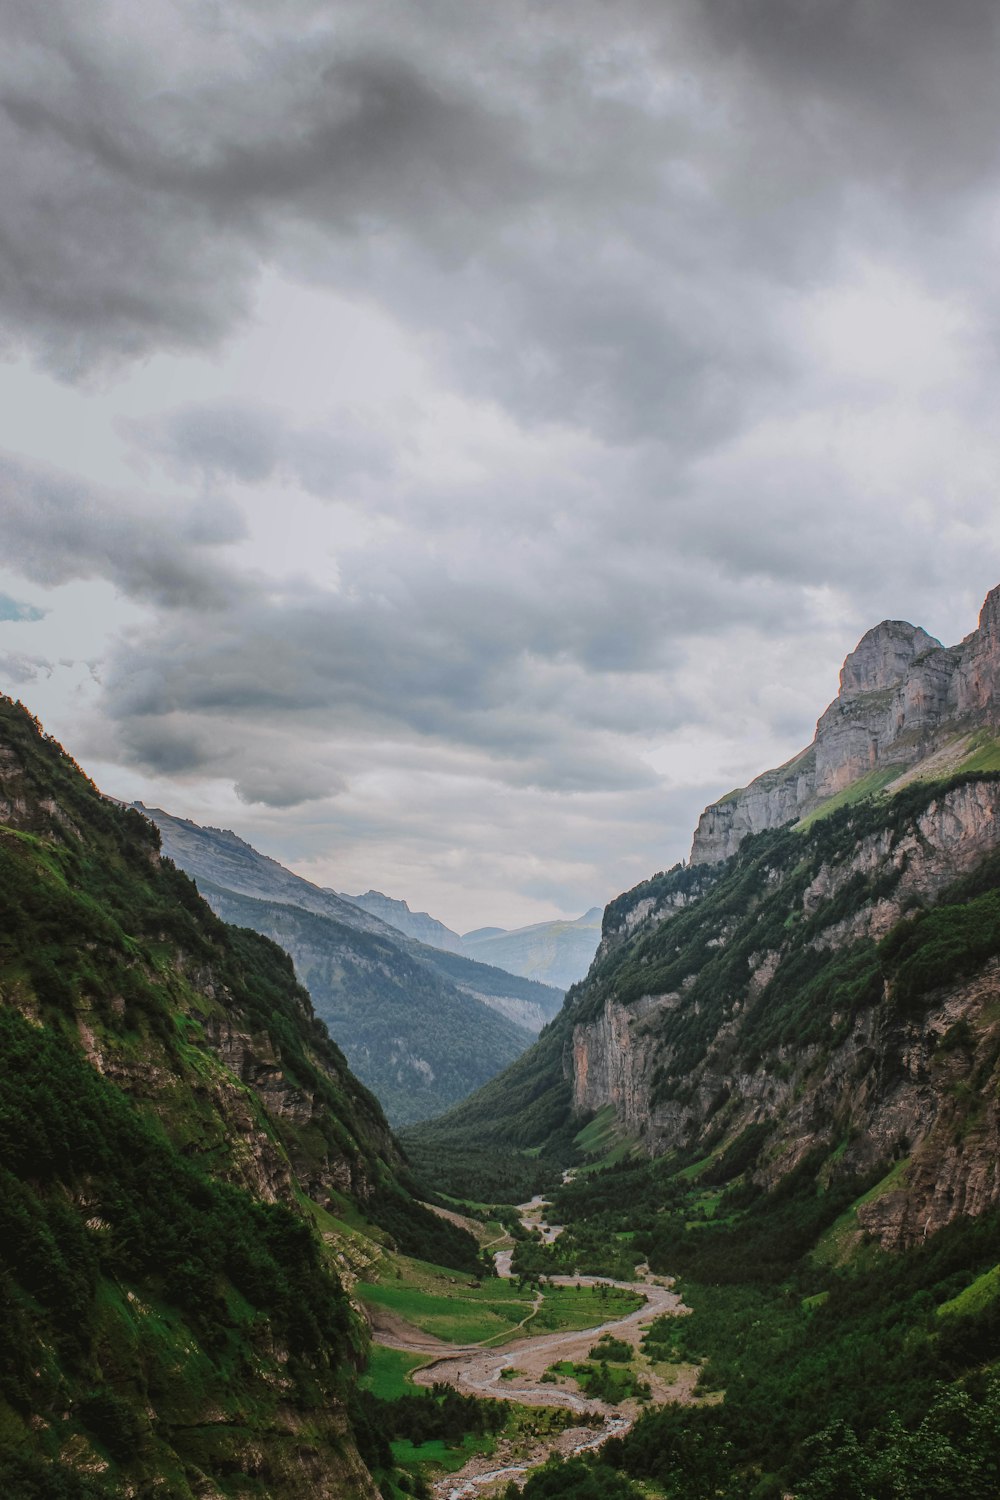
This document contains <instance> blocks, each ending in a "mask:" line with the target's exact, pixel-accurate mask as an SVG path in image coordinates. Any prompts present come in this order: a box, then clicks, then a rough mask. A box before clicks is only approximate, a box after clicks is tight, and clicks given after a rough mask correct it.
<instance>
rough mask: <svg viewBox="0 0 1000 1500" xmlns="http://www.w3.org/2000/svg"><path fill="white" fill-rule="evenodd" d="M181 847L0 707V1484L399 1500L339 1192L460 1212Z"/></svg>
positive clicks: (424, 1228)
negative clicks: (438, 1195) (374, 1446)
mask: <svg viewBox="0 0 1000 1500" xmlns="http://www.w3.org/2000/svg"><path fill="white" fill-rule="evenodd" d="M158 843H159V840H158V835H157V833H156V830H155V828H154V827H153V826H152V824H150V823H149V822H147V821H146V820H145V819H144V818H142V817H141V815H140V814H139V813H137V812H135V811H133V810H129V809H124V808H121V807H119V806H118V805H115V804H112V803H111V802H109V801H108V800H106V799H104V798H102V797H101V796H100V794H99V793H98V792H97V790H96V788H94V786H93V785H92V784H91V783H90V782H89V781H87V779H86V778H85V777H84V776H83V774H82V773H81V772H80V771H79V769H78V768H77V767H76V766H75V765H74V763H73V762H72V761H71V760H70V759H69V758H68V757H67V756H66V755H65V753H64V752H63V751H62V750H61V748H60V747H59V746H58V745H56V744H55V742H54V741H52V740H51V739H47V738H46V737H44V736H43V734H42V733H41V731H40V728H39V726H38V725H37V724H36V723H35V721H34V720H32V719H31V717H30V716H29V715H28V713H27V712H26V711H25V710H24V709H23V708H21V706H20V705H15V704H12V703H11V702H10V701H9V700H7V699H2V700H0V916H2V922H0V1030H2V1033H3V1048H4V1052H3V1055H4V1062H5V1066H4V1069H3V1070H2V1073H0V1162H2V1178H3V1182H2V1189H0V1301H2V1306H3V1314H4V1326H5V1335H6V1336H5V1339H4V1349H3V1355H2V1358H0V1488H2V1490H3V1493H5V1494H10V1495H18V1496H25V1497H27V1496H39V1497H41V1496H49V1495H60V1496H62V1495H65V1496H67V1497H74V1500H75V1497H79V1500H90V1497H102V1500H103V1497H111V1496H119V1495H123V1494H136V1495H138V1494H152V1493H160V1494H170V1495H171V1496H177V1497H178V1500H187V1497H192V1500H193V1497H194V1496H196V1495H197V1496H200V1497H204V1496H209V1495H214V1496H221V1495H229V1494H233V1495H236V1494H240V1495H244V1494H250V1493H254V1494H267V1495H269V1496H273V1497H276V1500H283V1497H286V1496H287V1497H289V1500H291V1497H292V1496H298V1495H301V1494H302V1493H304V1492H305V1493H308V1494H310V1495H317V1496H326V1497H329V1500H334V1497H337V1500H341V1497H343V1500H348V1497H358V1500H361V1497H364V1500H376V1496H377V1494H378V1490H377V1488H376V1486H375V1484H374V1483H373V1481H372V1479H371V1477H370V1475H369V1472H368V1470H367V1468H366V1467H365V1464H364V1463H363V1462H362V1459H361V1457H360V1456H359V1452H358V1449H357V1446H356V1443H355V1437H354V1432H353V1430H352V1417H351V1412H352V1410H353V1402H354V1397H353V1394H352V1393H353V1389H354V1381H355V1373H356V1370H357V1368H358V1366H359V1364H360V1362H361V1360H362V1359H363V1356H364V1349H365V1342H366V1340H365V1329H364V1325H363V1323H362V1321H361V1319H360V1318H359V1316H358V1315H357V1314H356V1313H355V1311H354V1309H353V1307H352V1305H351V1302H350V1300H349V1296H348V1293H347V1290H346V1288H345V1284H344V1282H343V1281H342V1279H341V1275H342V1273H345V1274H346V1272H347V1270H348V1266H347V1262H346V1261H345V1260H343V1258H342V1257H341V1256H340V1254H339V1250H338V1243H339V1242H338V1238H337V1236H338V1233H339V1231H338V1229H337V1220H336V1219H335V1218H332V1217H330V1213H329V1211H330V1210H331V1209H333V1210H334V1211H335V1212H336V1213H339V1212H340V1210H341V1208H343V1207H347V1206H350V1211H351V1212H352V1214H354V1215H355V1216H357V1214H358V1213H359V1212H364V1213H365V1214H367V1215H368V1216H369V1218H370V1219H372V1220H375V1221H378V1220H381V1221H382V1222H384V1223H391V1224H392V1229H393V1234H394V1235H396V1237H397V1238H400V1239H402V1240H404V1241H405V1239H406V1237H407V1236H408V1235H412V1236H413V1238H414V1240H420V1238H421V1237H422V1235H423V1234H425V1233H433V1234H440V1231H441V1228H442V1226H441V1224H440V1222H439V1221H438V1220H436V1219H432V1218H431V1216H429V1215H428V1214H427V1213H426V1211H425V1210H423V1209H421V1208H420V1206H419V1205H418V1204H417V1203H415V1202H414V1201H412V1199H411V1198H410V1196H409V1194H408V1192H407V1190H406V1188H405V1186H404V1185H403V1177H402V1175H401V1174H402V1163H401V1160H400V1157H399V1155H398V1152H397V1150H396V1147H395V1145H394V1143H393V1140H392V1137H391V1135H390V1133H389V1130H388V1127H387V1125H386V1122H385V1119H384V1116H383V1114H382V1111H381V1109H380V1108H379V1106H378V1104H377V1103H376V1101H375V1099H374V1098H373V1097H372V1096H371V1094H370V1093H369V1092H368V1091H367V1090H366V1089H365V1088H364V1087H363V1086H362V1085H361V1084H359V1083H358V1081H357V1080H356V1079H355V1078H354V1077H353V1076H352V1075H351V1073H350V1072H349V1070H348V1068H347V1066H346V1063H345V1061H344V1058H343V1056H342V1054H341V1053H340V1051H339V1050H338V1049H337V1047H336V1046H334V1044H333V1043H332V1042H331V1041H330V1039H329V1036H328V1035H327V1033H326V1031H325V1029H324V1028H323V1027H322V1025H320V1024H319V1023H318V1022H317V1020H316V1019H315V1016H314V1014H313V1011H312V1008H311V1006H310V1003H309V998H308V996H307V995H306V993H305V992H304V991H303V990H302V989H301V988H300V987H299V986H298V985H297V984H296V982H295V979H294V976H293V973H292V969H291V965H290V963H289V960H288V959H287V957H286V955H285V954H283V953H282V952H281V951H280V950H279V949H278V948H276V947H275V946H274V945H273V944H272V943H270V942H268V941H267V940H266V939H265V938H262V937H259V936H257V935H256V934H254V933H251V932H247V931H245V930H234V929H231V928H228V927H226V926H225V925H224V924H223V923H221V922H220V921H219V920H218V919H217V918H216V917H215V916H214V915H213V913H212V912H211V911H210V910H209V908H208V907H207V906H206V904H205V903H204V902H203V901H202V899H201V898H200V897H199V895H198V894H197V891H196V890H195V888H194V886H193V885H192V884H191V882H190V881H189V880H188V879H187V877H186V876H184V875H182V874H181V873H180V872H179V871H178V870H176V868H175V867H174V866H173V865H172V864H171V863H170V862H169V861H165V860H162V859H161V857H160V854H159V849H158ZM317 1225H318V1226H320V1227H322V1228H323V1229H324V1231H325V1233H326V1234H328V1235H329V1236H330V1237H331V1238H330V1244H329V1247H326V1246H324V1243H323V1241H322V1240H321V1238H320V1236H319V1234H318V1232H317V1227H316V1226H317ZM443 1227H444V1228H445V1229H448V1226H443ZM448 1232H449V1233H451V1231H450V1230H449V1231H448ZM463 1238H464V1237H463ZM471 1248H473V1249H474V1247H471ZM443 1252H444V1253H445V1254H452V1253H455V1254H457V1256H458V1259H457V1261H456V1263H458V1264H461V1263H463V1261H462V1257H463V1255H465V1253H466V1250H465V1246H464V1245H460V1244H459V1243H458V1242H457V1241H456V1242H455V1244H454V1245H450V1246H449V1245H446V1246H444V1247H443ZM372 1253H373V1254H376V1255H377V1253H378V1250H377V1247H376V1246H375V1245H373V1246H372ZM338 1268H339V1269H338Z"/></svg>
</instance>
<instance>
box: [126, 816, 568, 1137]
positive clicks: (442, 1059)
mask: <svg viewBox="0 0 1000 1500" xmlns="http://www.w3.org/2000/svg"><path fill="white" fill-rule="evenodd" d="M136 808H137V809H138V810H139V811H141V812H143V813H144V814H145V816H146V817H148V818H150V819H151V820H152V821H153V822H154V823H155V824H156V826H157V828H158V829H159V831H160V838H161V841H162V848H163V852H164V854H165V855H167V856H168V857H169V858H170V859H172V860H173V861H174V863H175V864H176V865H178V867H179V868H181V869H183V870H184V871H186V873H187V874H189V875H190V876H192V878H194V879H195V880H196V881H197V882H198V885H199V888H200V890H201V891H202V894H203V895H204V896H205V899H206V900H207V901H208V903H209V905H210V906H212V907H213V909H214V910H215V911H216V913H217V914H218V915H220V916H222V917H223V919H224V920H226V921H229V922H233V923H235V924H237V925H241V926H246V927H250V928H252V929H253V930H254V931H255V932H260V933H262V934H263V935H264V936H266V937H270V938H272V939H273V940H274V941H276V942H278V943H280V945H281V946H282V947H283V948H285V950H286V951H287V952H288V953H289V954H290V955H291V958H292V961H293V963H294V965H295V969H296V973H297V975H298V977H299V979H300V981H301V982H302V983H303V984H304V985H305V986H306V988H307V989H308V990H309V991H310V994H311V996H312V999H313V1003H314V1004H315V1006H316V1009H317V1013H318V1014H319V1015H320V1016H321V1018H322V1019H323V1020H324V1021H325V1022H326V1024H327V1025H328V1026H329V1028H330V1031H331V1034H332V1035H333V1037H334V1039H335V1040H336V1041H337V1042H338V1043H339V1044H340V1045H341V1046H342V1048H343V1050H344V1053H345V1055H346V1056H347V1058H348V1060H349V1062H350V1065H351V1067H352V1068H353V1069H354V1071H355V1072H356V1073H357V1075H358V1077H359V1078H361V1080H362V1081H363V1082H364V1083H366V1084H367V1085H368V1087H370V1088H371V1089H372V1090H373V1092H374V1093H375V1094H376V1096H377V1097H378V1098H379V1100H380V1102H381V1103H382V1105H383V1108H384V1109H385V1110H386V1113H387V1115H388V1117H389V1119H390V1122H391V1123H393V1124H395V1125H400V1124H407V1123H410V1122H412V1121H414V1120H420V1119H426V1118H428V1117H430V1116H432V1115H434V1114H437V1113H440V1111H441V1110H443V1109H446V1108H449V1107H450V1106H451V1105H453V1104H455V1103H457V1102H458V1101H459V1100H460V1099H462V1098H464V1097H465V1095H466V1094H468V1093H470V1092H471V1091H472V1090H473V1089H474V1088H477V1087H479V1086H480V1085H481V1084H482V1083H484V1082H486V1081H487V1080H488V1079H489V1078H491V1077H492V1076H493V1075H494V1074H495V1073H497V1072H499V1071H500V1070H501V1069H502V1068H503V1067H505V1066H506V1065H507V1064H508V1063H510V1062H512V1061H513V1060H514V1058H515V1057H517V1056H518V1055H519V1054H520V1053H521V1052H523V1051H524V1049H525V1048H526V1047H527V1046H529V1045H530V1043H531V1041H532V1040H533V1038H534V1036H535V1035H537V1033H538V1032H539V1030H540V1029H541V1027H542V1026H543V1025H544V1024H545V1022H546V1021H548V1020H550V1019H551V1018H552V1016H554V1015H555V1014H556V1013H557V1012H558V1010H559V1007H560V1005H561V1004H562V998H563V995H562V991H561V990H558V989H554V988H551V987H549V986H547V985H544V984H539V983H535V982H533V981H531V980H527V979H524V978H522V977H520V976H517V975H513V974H508V973H505V972H503V971H502V970H501V969H498V968H495V967H492V966H489V965H487V964H483V963H479V962H476V961H474V960H472V959H469V958H467V957H465V956H464V955H463V954H459V953H447V952H444V951H442V950H440V949H437V948H434V947H431V946H429V945H427V944H425V943H421V942H419V941H417V940H416V939H415V938H413V937H408V936H406V935H405V934H404V933H402V932H401V931H400V930H399V929H398V928H396V927H394V926H391V925H389V924H388V923H387V922H385V921H383V920H382V919H381V918H380V917H379V916H377V915H374V914H372V913H371V912H368V911H366V910H364V908H363V907H360V906H357V905H355V904H354V903H353V902H351V901H349V900H347V899H346V898H344V897H342V896H340V895H338V894H337V893H336V892H335V891H331V890H324V889H322V888H321V887H319V886H316V885H313V884H312V882H311V881H308V880H305V879H304V878H303V877H302V876H300V875H296V874H294V873H293V871H291V870H288V869H286V868H285V867H284V866H283V865H281V864H279V863H278V861H277V860H274V859H271V858H270V857H269V856H267V855H264V854H261V853H260V852H259V851H258V850H256V849H254V848H253V846H252V845H250V844H248V843H246V841H245V840H243V839H241V838H240V837H239V836H238V835H237V834H235V833H233V832H232V831H231V830H228V829H220V828H213V827H201V826H200V825H199V824H197V823H194V822H192V821H191V820H190V819H187V818H176V817H174V816H172V815H171V814H170V813H167V812H165V811H164V810H163V809H162V808H146V807H144V806H143V805H142V804H141V803H137V804H136ZM383 899H387V898H383ZM387 904H388V905H390V906H396V907H403V906H405V903H403V902H398V903H389V902H387ZM407 910H408V908H407ZM428 920H429V921H431V922H433V919H432V918H429V919H428Z"/></svg>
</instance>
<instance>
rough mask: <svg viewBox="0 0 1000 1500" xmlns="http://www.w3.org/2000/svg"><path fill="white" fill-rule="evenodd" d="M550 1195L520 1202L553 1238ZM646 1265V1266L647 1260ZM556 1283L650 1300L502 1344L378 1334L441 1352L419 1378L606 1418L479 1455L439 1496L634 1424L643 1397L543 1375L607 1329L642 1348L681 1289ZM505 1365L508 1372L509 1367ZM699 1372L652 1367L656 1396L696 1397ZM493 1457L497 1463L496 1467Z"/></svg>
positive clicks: (524, 1217) (646, 1282)
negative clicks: (519, 1450)
mask: <svg viewBox="0 0 1000 1500" xmlns="http://www.w3.org/2000/svg"><path fill="white" fill-rule="evenodd" d="M547 1206H548V1205H547V1203H546V1200H545V1199H544V1198H541V1197H536V1198H532V1199H531V1200H530V1202H528V1203H523V1204H521V1205H520V1208H519V1212H520V1215H521V1222H522V1224H523V1225H524V1226H525V1228H528V1229H538V1230H539V1231H540V1232H541V1235H542V1238H543V1239H544V1240H545V1242H546V1243H549V1244H551V1243H552V1241H553V1240H554V1239H556V1238H557V1237H558V1235H559V1234H560V1233H561V1232H562V1228H563V1226H562V1225H560V1224H549V1223H548V1222H547V1221H546V1220H545V1218H544V1217H543V1215H544V1210H545V1208H546V1207H547ZM512 1253H513V1252H512V1251H511V1250H510V1249H504V1250H498V1251H496V1252H495V1254H494V1257H493V1258H494V1261H495V1263H496V1268H497V1274H498V1276H501V1277H505V1278H509V1277H510V1275H511V1265H510V1263H511V1255H512ZM640 1270H641V1268H640ZM546 1279H547V1280H548V1281H549V1282H550V1283H552V1284H554V1285H557V1286H559V1285H562V1286H608V1287H620V1288H622V1289H624V1290H628V1291H632V1292H636V1293H638V1294H639V1295H640V1296H641V1297H642V1298H643V1299H644V1301H643V1305H642V1306H641V1307H639V1308H637V1309H636V1311H634V1312H631V1313H627V1314H626V1315H625V1316H623V1317H620V1318H612V1319H609V1320H608V1321H607V1322H604V1323H598V1324H595V1325H594V1326H593V1327H592V1328H585V1329H578V1330H576V1331H575V1332H562V1333H544V1334H537V1335H526V1336H525V1337H523V1338H519V1339H515V1340H513V1341H512V1342H511V1343H508V1344H506V1345H505V1346H504V1347H503V1348H502V1349H483V1348H481V1347H480V1346H479V1345H477V1344H465V1345H446V1346H442V1345H441V1344H440V1343H439V1341H437V1340H433V1339H429V1338H428V1337H426V1336H422V1335H420V1334H419V1333H418V1332H417V1330H413V1333H412V1337H411V1336H409V1334H408V1333H407V1332H404V1331H403V1330H402V1329H399V1328H395V1329H392V1330H388V1329H381V1330H379V1329H377V1330H376V1332H375V1334H374V1337H375V1339H376V1341H377V1342H379V1343H383V1344H387V1345H389V1346H390V1347H393V1348H397V1349H407V1350H410V1351H411V1352H413V1353H419V1354H431V1353H433V1354H434V1356H435V1357H434V1358H433V1359H432V1360H431V1362H430V1363H428V1364H426V1365H423V1366H422V1367H421V1368H420V1369H419V1370H416V1371H414V1373H413V1379H414V1381H415V1382H416V1383H417V1384H418V1385H433V1384H434V1382H435V1381H438V1380H443V1381H447V1382H448V1383H449V1384H450V1385H453V1386H455V1388H456V1389H457V1390H460V1391H463V1392H465V1393H466V1394H467V1395H475V1396H480V1397H492V1398H493V1399H495V1400H500V1401H516V1402H518V1403H519V1404H520V1405H522V1406H548V1407H553V1406H558V1407H563V1408H568V1409H570V1410H573V1411H577V1412H587V1413H594V1414H595V1416H596V1417H598V1418H600V1420H601V1424H602V1425H601V1426H599V1427H595V1426H588V1427H571V1428H567V1429H566V1430H565V1431H564V1432H562V1433H560V1434H559V1435H558V1438H555V1437H549V1438H547V1439H545V1440H544V1441H539V1443H538V1444H537V1445H536V1446H535V1447H534V1448H533V1449H532V1451H531V1452H530V1453H529V1454H527V1455H523V1454H518V1455H517V1456H516V1457H515V1456H513V1455H512V1456H511V1457H510V1458H509V1460H508V1461H504V1460H503V1458H502V1456H501V1461H500V1463H499V1464H497V1456H494V1457H493V1458H492V1459H486V1458H483V1457H481V1456H477V1457H475V1458H472V1459H470V1460H469V1462H468V1463H467V1464H466V1465H465V1466H464V1467H463V1468H462V1469H461V1470H459V1471H458V1472H457V1473H455V1474H450V1475H447V1476H446V1477H444V1478H442V1479H439V1480H437V1481H436V1483H435V1484H434V1486H433V1494H434V1497H435V1500H472V1497H478V1496H482V1497H485V1495H486V1494H487V1493H488V1492H492V1489H493V1487H494V1486H498V1485H499V1484H500V1483H501V1482H507V1481H509V1480H511V1479H518V1478H522V1477H523V1476H524V1475H526V1474H527V1473H529V1472H530V1471H531V1470H532V1469H533V1468H537V1467H538V1466H539V1465H541V1464H543V1463H544V1462H545V1460H546V1458H547V1457H548V1456H549V1454H550V1453H551V1452H552V1450H553V1449H558V1450H559V1451H560V1452H561V1453H564V1454H571V1453H581V1452H584V1451H586V1450H587V1449H593V1448H599V1447H600V1446H601V1444H602V1443H605V1442H607V1440H608V1438H610V1437H615V1436H620V1435H621V1434H622V1433H623V1432H627V1431H628V1429H629V1428H630V1427H631V1425H632V1423H633V1422H634V1420H635V1417H636V1415H637V1413H638V1411H639V1406H638V1403H637V1402H635V1401H626V1402H622V1404H621V1405H620V1406H608V1405H606V1404H605V1403H603V1402H601V1401H597V1400H595V1399H593V1398H592V1397H587V1396H583V1395H581V1394H580V1393H579V1391H578V1390H572V1389H570V1388H569V1382H564V1381H560V1382H559V1383H557V1384H552V1383H551V1377H550V1379H549V1380H548V1381H544V1380H543V1379H542V1377H543V1376H544V1375H545V1372H546V1371H547V1370H548V1368H549V1366H550V1365H553V1364H556V1363H558V1362H559V1361H561V1360H571V1361H573V1362H579V1361H582V1360H584V1359H586V1357H587V1355H588V1353H589V1351H590V1348H591V1346H592V1345H593V1343H594V1340H595V1339H596V1338H598V1337H600V1335H601V1334H604V1333H613V1334H614V1336H615V1337H616V1338H619V1339H624V1340H625V1341H626V1342H627V1343H630V1344H632V1345H633V1347H635V1348H638V1346H639V1340H640V1338H641V1336H642V1334H643V1333H644V1332H645V1330H646V1329H647V1328H648V1327H649V1325H650V1323H652V1321H653V1319H654V1318H657V1317H660V1316H661V1315H662V1314H663V1313H673V1314H678V1313H684V1312H687V1308H685V1307H684V1305H683V1303H682V1301H681V1299H680V1297H679V1296H678V1295H677V1293H676V1292H673V1291H672V1290H671V1289H670V1287H669V1285H667V1284H666V1283H665V1282H664V1281H662V1280H659V1279H654V1278H651V1277H649V1276H646V1277H642V1278H641V1279H639V1280H636V1281H611V1280H609V1279H608V1278H606V1277H595V1276H552V1277H548V1278H546ZM505 1372H511V1373H507V1374H506V1375H505ZM694 1374H695V1372H694V1371H692V1372H690V1378H687V1376H685V1375H682V1377H680V1378H679V1379H677V1380H675V1382H674V1383H673V1384H672V1385H670V1384H666V1383H665V1382H664V1381H663V1380H662V1378H660V1377H659V1376H658V1375H657V1374H656V1373H655V1372H654V1371H650V1370H644V1371H643V1377H644V1378H645V1379H648V1380H649V1382H650V1385H651V1387H652V1393H653V1398H654V1400H656V1401H668V1400H670V1401H678V1400H680V1401H684V1400H690V1399H691V1387H692V1385H693V1378H694ZM490 1465H493V1467H490Z"/></svg>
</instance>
